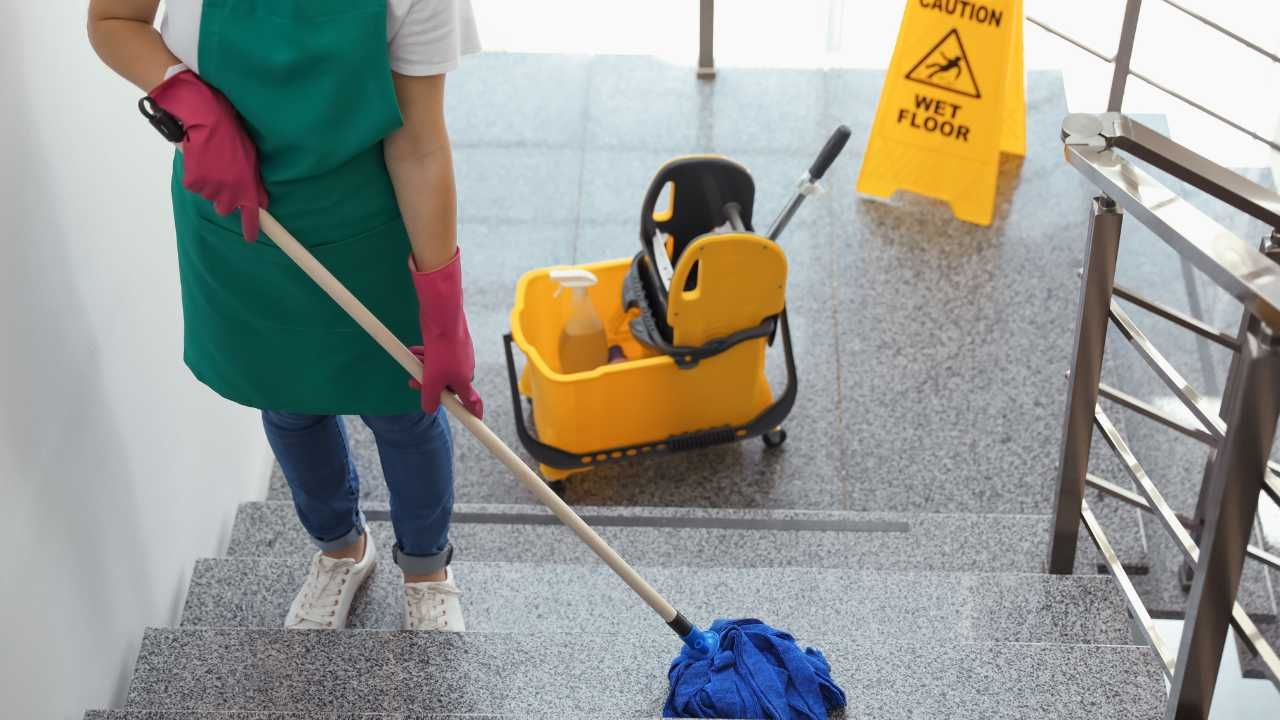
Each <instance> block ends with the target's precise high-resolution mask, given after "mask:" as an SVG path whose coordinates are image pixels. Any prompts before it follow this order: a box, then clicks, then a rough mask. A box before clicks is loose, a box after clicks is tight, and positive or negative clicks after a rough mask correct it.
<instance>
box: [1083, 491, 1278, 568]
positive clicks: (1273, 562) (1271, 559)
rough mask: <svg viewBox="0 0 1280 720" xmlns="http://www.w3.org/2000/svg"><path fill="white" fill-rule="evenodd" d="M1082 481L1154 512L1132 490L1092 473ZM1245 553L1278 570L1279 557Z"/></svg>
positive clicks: (1253, 550) (1260, 552)
mask: <svg viewBox="0 0 1280 720" xmlns="http://www.w3.org/2000/svg"><path fill="white" fill-rule="evenodd" d="M1084 481H1085V484H1086V485H1088V486H1089V487H1091V488H1093V489H1094V490H1097V491H1098V492H1100V493H1102V494H1104V495H1110V496H1111V497H1113V498H1115V499H1117V500H1119V501H1121V502H1123V503H1127V504H1129V505H1132V506H1134V507H1136V508H1138V509H1139V510H1142V511H1144V512H1149V513H1154V512H1155V508H1153V507H1151V503H1149V502H1147V500H1146V498H1144V497H1142V496H1141V495H1139V494H1138V493H1135V492H1133V491H1132V490H1129V489H1127V488H1123V487H1121V486H1119V485H1116V484H1115V483H1113V482H1109V481H1107V480H1103V479H1102V478H1100V477H1098V476H1097V475H1094V474H1093V473H1088V474H1086V475H1085V476H1084ZM1245 552H1246V554H1247V555H1248V556H1249V557H1251V558H1253V559H1254V560H1257V561H1258V562H1260V563H1262V564H1263V565H1268V566H1270V567H1272V568H1275V569H1276V570H1280V556H1277V555H1274V554H1272V553H1269V552H1267V551H1266V550H1263V549H1262V548H1260V547H1258V546H1256V545H1250V546H1249V547H1247V548H1246V549H1245Z"/></svg>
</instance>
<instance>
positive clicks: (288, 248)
mask: <svg viewBox="0 0 1280 720" xmlns="http://www.w3.org/2000/svg"><path fill="white" fill-rule="evenodd" d="M258 217H259V220H260V222H261V224H262V230H263V232H265V233H266V234H267V237H269V238H271V240H272V241H273V242H274V243H275V244H276V246H277V247H279V248H280V249H281V250H283V251H284V253H285V254H286V255H288V256H289V257H290V258H291V259H292V260H293V261H294V262H295V263H297V265H298V267H299V268H301V269H302V271H303V272H304V273H306V274H307V276H308V277H310V278H311V279H312V280H314V281H315V282H316V284H317V285H319V286H320V288H321V289H322V290H324V291H325V292H326V293H327V294H328V295H329V297H331V298H333V301H334V302H336V303H338V305H340V306H341V307H342V309H343V310H345V311H346V312H347V314H348V315H350V316H351V319H352V320H355V321H356V323H358V324H359V325H360V327H362V328H364V330H365V332H367V333H369V335H370V336H371V337H372V338H373V339H374V340H375V341H377V343H378V344H379V345H381V346H382V348H383V349H384V350H386V351H387V352H388V353H390V354H391V357H393V358H395V360H396V362H398V363H400V365H401V366H402V367H403V368H404V369H405V370H407V371H408V372H409V374H410V375H412V376H413V377H414V379H415V380H418V381H419V382H421V380H422V363H421V362H420V361H419V360H418V357H417V356H416V355H414V354H413V352H412V351H410V350H409V348H407V347H405V345H404V343H402V342H400V338H397V337H396V336H395V335H394V334H393V333H392V332H391V331H390V330H388V329H387V326H386V325H383V324H382V321H381V320H379V319H378V318H376V317H374V315H373V313H372V312H369V308H367V307H365V306H364V303H362V302H360V300H359V299H357V298H356V296H355V295H352V294H351V291H350V290H348V289H347V288H346V286H345V285H343V284H342V283H341V282H339V281H338V278H336V277H334V276H333V273H331V272H329V270H328V268H326V267H325V266H324V265H321V264H320V261H318V260H316V258H315V256H314V255H312V254H311V253H310V252H308V251H307V249H306V248H304V247H303V246H302V243H299V242H298V240H297V238H295V237H294V236H293V235H292V234H291V233H290V232H289V231H288V230H286V229H285V228H284V226H283V225H281V224H280V223H279V222H277V221H276V219H275V218H274V217H272V216H271V214H270V213H268V212H267V211H266V210H259V211H258ZM440 402H441V403H442V404H443V405H444V406H445V408H446V409H447V410H448V411H449V414H450V415H452V416H453V417H454V418H456V419H457V420H458V421H459V422H461V423H462V424H463V425H464V426H466V428H467V430H469V431H470V432H471V434H472V435H474V436H475V438H476V439H477V440H479V441H480V444H482V445H484V446H485V448H486V449H487V450H488V451H489V452H490V453H491V454H492V455H493V456H494V457H495V458H497V459H498V460H500V461H502V464H503V465H506V466H507V469H509V470H510V471H511V472H512V473H514V474H515V476H516V478H517V479H518V480H520V482H521V483H523V484H524V486H525V488H526V489H528V490H529V492H531V493H533V495H534V497H536V498H538V500H539V501H541V502H542V504H543V505H546V506H547V509H549V510H550V511H551V512H552V513H553V514H555V516H556V517H557V518H559V519H560V522H562V523H564V524H565V525H567V526H568V527H569V529H570V530H573V532H574V533H576V534H577V535H578V537H579V538H581V539H582V541H583V542H585V543H586V544H587V546H588V547H590V548H591V549H592V550H593V551H594V552H595V554H596V555H599V556H600V559H601V560H604V561H605V563H606V564H607V565H608V566H609V567H610V568H611V569H612V570H613V571H614V572H615V573H617V574H618V577H620V578H622V580H623V582H625V583H626V584H627V585H629V586H631V589H632V590H634V591H635V592H636V594H637V595H639V596H640V598H641V599H642V600H644V601H645V603H647V604H648V605H649V607H651V608H653V610H654V612H656V613H658V615H659V616H661V617H662V619H663V620H664V621H666V622H668V623H670V622H672V621H673V620H675V619H676V616H677V615H678V613H677V612H676V609H675V608H674V607H672V606H671V603H669V602H667V601H666V598H664V597H662V595H660V594H659V593H658V591H657V590H654V589H653V586H651V585H650V584H649V583H648V582H646V581H645V579H644V578H642V577H640V574H639V573H637V572H636V571H635V569H634V568H632V567H631V565H630V564H628V563H627V561H626V560H623V559H622V556H621V555H619V554H618V553H617V552H616V551H614V549H613V548H611V547H609V544H608V543H606V542H605V541H604V539H603V538H601V537H600V536H599V535H598V534H597V533H596V531H595V530H592V529H591V526H590V525H587V523H586V522H584V521H583V520H582V518H580V517H578V514H577V513H575V512H574V511H573V508H571V507H569V505H568V504H567V503H566V502H565V501H564V500H561V499H560V496H559V495H556V493H555V491H553V490H552V489H551V488H549V487H547V484H546V483H545V482H543V481H542V478H540V477H538V474H537V473H535V472H534V471H533V470H532V469H531V468H530V467H529V466H528V465H525V464H524V461H522V460H521V459H520V456H518V455H516V454H515V453H514V452H512V450H511V448H509V447H507V445H506V443H504V442H502V440H501V439H500V438H499V437H498V436H497V435H495V434H494V433H493V431H492V430H490V429H489V427H488V426H487V425H485V424H484V422H482V421H481V420H480V418H478V417H476V416H475V415H472V414H471V413H470V412H468V411H467V409H466V408H464V407H463V406H462V403H461V402H459V401H458V398H456V397H454V395H453V393H450V392H444V393H442V394H441V395H440Z"/></svg>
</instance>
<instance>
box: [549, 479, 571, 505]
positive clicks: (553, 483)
mask: <svg viewBox="0 0 1280 720" xmlns="http://www.w3.org/2000/svg"><path fill="white" fill-rule="evenodd" d="M547 487H549V488H551V492H553V493H555V494H556V495H559V496H560V499H561V500H563V499H564V494H565V491H566V490H567V489H568V487H567V486H566V485H565V484H564V481H563V480H548V481H547Z"/></svg>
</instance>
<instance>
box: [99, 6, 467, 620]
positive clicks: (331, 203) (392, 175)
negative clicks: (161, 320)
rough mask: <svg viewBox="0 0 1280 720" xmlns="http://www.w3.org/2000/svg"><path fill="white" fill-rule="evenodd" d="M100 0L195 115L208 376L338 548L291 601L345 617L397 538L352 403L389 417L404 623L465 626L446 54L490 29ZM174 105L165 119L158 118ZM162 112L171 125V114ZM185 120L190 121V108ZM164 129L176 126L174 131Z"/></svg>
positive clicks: (457, 282)
mask: <svg viewBox="0 0 1280 720" xmlns="http://www.w3.org/2000/svg"><path fill="white" fill-rule="evenodd" d="M158 5H159V0H91V2H90V6H89V38H90V41H91V42H92V43H93V47H94V49H95V50H96V51H97V52H98V55H99V56H100V57H101V58H102V60H103V61H104V62H105V63H106V64H107V65H108V66H110V67H111V68H112V69H113V70H115V71H116V72H118V73H119V74H120V75H122V76H123V77H125V78H126V79H128V80H129V81H131V82H132V83H134V84H135V85H137V86H138V87H139V88H141V89H143V90H144V91H145V92H146V93H147V96H148V97H147V99H146V101H145V106H146V107H147V109H148V112H149V113H150V114H151V115H152V116H153V117H159V118H161V119H164V118H170V117H171V118H176V119H177V121H179V122H180V123H181V126H180V127H179V129H178V131H177V132H176V133H174V132H170V139H173V140H176V141H179V143H180V144H179V148H178V149H179V150H180V151H181V152H179V153H175V157H174V162H173V187H172V191H173V209H174V221H175V226H176V229H177V241H178V242H177V245H178V268H179V272H180V276H181V280H182V307H183V315H184V322H185V332H184V335H185V338H184V359H185V361H186V363H187V365H188V367H190V368H191V371H192V372H193V373H194V374H195V376H196V377H197V378H198V379H199V380H200V381H201V382H203V383H205V384H206V385H208V386H209V387H210V388H212V389H213V390H215V391H217V392H218V393H220V394H221V395H223V396H224V397H226V398H228V399H230V400H233V401H235V402H239V403H242V404H244V405H248V406H251V407H255V408H260V409H261V410H262V420H263V426H264V428H265V429H266V434H267V440H268V442H269V443H270V445H271V448H272V450H273V451H274V452H275V455H276V458H277V459H278V460H279V462H280V466H281V467H282V468H283V470H284V474H285V477H286V478H287V479H288V482H289V487H290V489H291V491H292V493H293V500H294V505H295V507H296V509H297V512H298V519H299V520H300V521H301V522H302V524H303V526H304V527H305V528H306V530H307V532H308V533H309V534H310V535H311V537H312V538H313V539H314V540H315V544H316V546H317V547H318V548H319V551H318V552H317V553H316V555H315V557H314V558H313V559H312V563H311V569H310V572H309V573H308V575H307V579H306V581H305V582H304V584H303V586H302V588H301V590H300V591H299V592H298V595H297V597H296V598H295V599H294V601H293V604H292V606H291V607H290V609H289V614H288V617H287V618H286V620H285V625H286V627H289V628H311V629H321V628H329V629H336V628H342V627H344V626H345V625H346V622H347V614H348V611H349V609H350V606H351V600H352V597H353V596H354V595H355V592H356V590H357V589H358V588H359V587H360V585H361V584H362V583H363V582H364V581H365V579H366V578H368V577H369V575H370V573H371V572H372V570H373V567H374V562H375V558H376V556H377V552H376V550H375V548H374V546H373V540H372V538H371V536H370V535H369V533H368V528H367V526H366V524H365V521H364V517H363V515H362V514H361V512H360V508H359V479H358V478H357V476H356V471H355V466H354V465H353V464H352V462H351V459H350V457H349V456H348V451H347V444H346V437H345V435H344V430H343V426H342V424H341V422H340V421H339V420H338V418H337V417H335V416H336V415H340V414H358V415H361V416H362V418H363V420H364V422H365V423H366V424H368V426H369V427H370V428H371V429H372V430H373V433H374V436H375V438H376V440H377V445H378V453H379V455H380V457H381V461H382V467H383V470H384V472H385V475H386V479H387V486H388V488H389V490H390V493H391V521H392V524H393V525H394V528H395V537H396V547H395V548H394V558H395V561H396V563H397V564H398V565H399V566H400V568H401V570H402V572H403V573H404V580H405V627H406V628H408V629H414V630H447V631H461V630H463V619H462V610H461V606H460V603H459V595H460V593H459V590H458V587H457V585H456V583H455V582H454V579H453V575H452V572H451V571H450V569H449V561H450V558H451V555H452V548H451V546H450V545H449V540H448V534H449V517H450V514H451V512H452V505H453V456H452V445H451V436H450V433H449V425H448V421H447V420H446V416H445V414H444V412H443V411H442V410H441V409H440V406H439V398H440V393H441V392H442V391H444V390H445V389H446V388H447V389H449V390H450V391H453V392H455V393H456V394H457V395H458V396H459V397H460V398H461V399H462V400H463V403H464V405H466V407H467V408H468V409H469V410H470V411H471V412H473V413H475V414H476V415H477V416H478V415H480V414H481V412H482V404H481V401H480V397H479V396H478V395H477V394H476V392H475V391H474V390H473V389H472V387H471V379H472V373H473V371H474V369H475V358H474V352H473V350H472V345H471V336H470V333H469V331H468V329H467V323H466V316H465V314H464V312H463V307H462V287H461V276H462V272H461V265H460V263H461V256H460V254H459V251H458V248H457V243H456V233H457V228H456V225H457V222H456V199H455V190H454V179H453V161H452V158H451V155H450V149H449V137H448V133H447V131H446V129H445V123H444V107H443V101H444V73H446V72H448V71H449V70H451V69H453V68H454V67H456V65H457V63H458V61H459V58H460V57H461V56H462V55H463V54H466V53H470V52H474V51H476V50H477V49H478V47H477V46H478V42H477V39H476V31H475V23H474V19H473V17H472V13H471V8H470V5H469V4H468V0H269V1H263V0H203V2H202V0H169V1H168V2H167V4H166V9H165V18H164V22H163V25H162V29H161V31H160V32H157V31H156V29H155V27H154V20H155V16H156V13H157V6H158ZM153 124H154V123H153ZM162 124H163V123H162ZM170 129H171V130H172V128H170ZM162 132H163V131H162ZM268 203H269V204H270V206H271V212H272V213H273V214H274V215H275V216H276V217H277V218H278V219H279V220H280V221H281V223H282V224H283V225H284V226H285V227H288V228H289V229H290V230H291V231H292V232H293V233H294V234H295V235H296V236H297V237H298V239H299V240H300V241H301V242H302V243H303V244H305V245H307V246H308V247H309V248H310V249H311V251H312V252H313V253H314V254H315V255H316V256H317V258H319V260H320V261H321V262H322V263H324V264H325V265H326V266H327V267H328V268H329V270H330V271H332V272H333V273H334V274H335V275H336V276H337V277H338V279H339V280H341V281H342V282H343V283H344V284H345V285H346V286H347V287H348V288H350V289H351V290H352V292H354V293H355V295H356V296H357V297H359V298H360V299H361V300H363V301H364V303H365V304H366V305H368V306H369V308H370V309H371V310H372V311H373V312H374V314H376V315H377V316H378V317H380V318H381V319H382V321H383V322H384V323H386V324H387V326H388V327H390V328H391V329H392V331H394V332H395V333H396V334H397V335H398V336H399V337H400V339H401V340H403V341H404V342H406V343H407V344H410V345H414V346H415V352H417V353H419V355H420V357H422V358H423V361H424V365H425V368H424V378H423V383H422V384H421V386H417V384H415V385H414V387H416V388H417V389H418V390H419V392H418V393H414V392H413V391H412V390H411V389H410V388H409V387H406V380H405V374H404V371H403V370H402V369H401V368H400V367H399V366H398V365H397V364H396V363H395V362H394V361H393V360H391V359H390V358H389V357H388V356H386V354H385V353H384V351H383V350H382V349H381V348H380V347H378V346H377V345H376V344H375V343H374V342H373V341H372V340H370V339H369V338H368V337H366V336H365V334H364V333H363V331H361V330H360V329H359V327H358V326H357V325H356V324H355V323H354V322H353V321H351V320H350V319H349V318H347V317H346V316H345V315H344V314H343V312H342V311H341V310H340V309H339V308H338V306H337V305H336V304H334V303H333V302H332V301H331V300H330V299H329V298H328V297H327V296H325V295H324V294H323V293H322V292H321V291H320V290H319V289H318V288H316V287H315V286H314V285H313V284H312V283H311V281H310V280H309V279H308V278H307V277H306V276H305V275H303V274H302V273H301V271H300V270H298V269H297V268H296V267H294V266H293V264H292V263H291V261H290V260H289V259H288V258H287V257H286V256H285V255H284V254H283V253H282V252H280V251H279V250H278V249H277V248H275V247H274V246H273V245H272V244H271V243H270V241H269V240H268V239H266V238H265V237H260V236H259V229H258V209H259V208H266V207H267V205H268Z"/></svg>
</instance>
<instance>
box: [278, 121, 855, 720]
mask: <svg viewBox="0 0 1280 720" xmlns="http://www.w3.org/2000/svg"><path fill="white" fill-rule="evenodd" d="M846 132H847V131H846ZM841 144H843V143H841ZM837 152H838V150H837ZM819 174H820V173H819ZM258 213H259V218H260V220H261V224H262V230H263V231H264V232H265V233H266V234H267V237H269V238H271V240H272V241H273V242H275V244H276V246H277V247H279V248H280V249H281V250H282V251H284V253H285V254H286V255H288V256H289V257H290V258H291V259H292V260H293V261H294V262H295V263H296V264H297V265H298V267H299V268H301V269H302V271H303V272H304V273H306V274H307V276H308V277H310V278H311V279H312V280H314V281H315V282H316V284H317V285H319V286H320V288H321V289H323V290H324V291H325V293H327V294H328V295H329V297H331V298H333V300H334V302H336V303H337V304H338V305H339V306H340V307H342V309H343V310H345V311H346V312H347V314H348V315H350V316H351V318H352V319H353V320H355V321H356V323H357V324H358V325H360V327H362V328H364V330H365V331H366V332H368V333H369V335H370V336H371V337H372V338H373V339H374V340H375V341H376V342H377V343H378V344H379V345H381V346H382V348H383V349H384V350H386V351H387V352H388V353H390V354H391V356H392V357H393V358H394V359H395V360H396V362H398V363H400V365H401V367H403V368H404V369H405V370H406V371H407V372H408V373H409V374H410V375H411V376H412V377H413V378H414V379H415V380H417V381H421V380H422V362H421V361H420V360H418V358H417V356H415V355H414V354H413V352H412V351H410V350H409V348H407V347H405V345H404V343H402V342H400V339H399V338H397V337H396V336H395V335H394V334H392V332H391V331H390V330H389V329H387V326H386V325H383V324H382V322H381V321H380V320H378V318H376V317H374V315H373V313H371V312H370V311H369V309H368V308H366V307H365V306H364V304H363V303H361V302H360V301H359V300H358V299H357V298H356V297H355V296H354V295H352V294H351V292H350V291H349V290H347V288H346V287H345V286H343V285H342V283H341V282H339V281H338V279H337V278H336V277H334V276H333V274H332V273H330V272H329V271H328V269H326V268H325V267H324V265H322V264H321V263H320V262H319V261H318V260H316V259H315V257H314V256H313V255H312V254H311V253H310V252H308V251H307V249H306V248H304V247H303V246H302V244H301V243H299V242H298V240H297V239H296V238H294V237H293V235H291V234H290V233H289V231H288V230H286V229H285V228H284V227H283V226H282V225H280V223H279V222H277V221H276V219H275V218H274V217H272V216H271V214H270V213H268V212H267V211H266V210H259V211H258ZM440 402H441V404H442V405H443V406H444V407H445V409H446V410H447V411H448V412H449V414H450V415H452V416H453V417H454V418H456V419H457V420H458V421H459V422H461V423H462V425H463V426H464V427H465V428H466V429H467V430H468V431H469V432H470V433H471V434H472V435H474V436H475V438H476V439H477V440H479V441H480V444H482V445H484V447H485V448H486V449H487V450H488V451H489V452H490V453H491V454H492V455H493V456H494V457H495V458H497V459H498V460H499V461H500V462H502V464H503V465H506V466H507V469H509V470H510V471H511V472H512V473H513V474H514V475H515V476H516V479H518V480H519V481H520V482H521V483H522V484H523V485H524V486H525V488H526V489H527V490H528V491H529V492H531V493H533V496H534V497H535V498H537V499H538V500H539V501H541V502H542V504H543V505H545V506H546V507H547V509H549V510H550V511H551V512H552V513H553V514H554V515H555V516H556V517H557V518H559V519H560V521H561V522H562V523H564V524H565V525H566V526H568V527H569V529H570V530H573V532H574V533H575V534H576V535H577V536H578V537H579V538H580V539H581V540H582V541H583V542H584V543H586V544H587V546H588V547H590V548H591V550H592V551H593V552H595V554H596V555H598V556H599V557H600V559H601V560H603V561H604V562H605V564H606V565H608V566H609V568H610V569H612V570H613V571H614V572H615V573H616V574H617V575H618V577H619V578H621V579H622V581H623V582H625V583H626V584H627V585H628V586H629V587H630V588H631V589H632V590H633V591H635V593H636V594H637V595H639V596H640V598H641V599H642V600H644V602H645V604H647V605H648V606H649V607H650V608H652V609H653V611H654V612H656V613H657V614H658V616H659V617H661V618H662V620H663V621H664V622H666V623H667V626H668V627H670V628H671V629H672V630H673V631H675V633H676V635H677V636H679V637H680V640H681V641H682V642H683V643H684V645H683V647H682V648H681V649H680V653H679V655H678V656H677V657H676V658H675V660H674V661H673V662H672V663H671V668H670V670H669V672H668V679H669V681H670V685H671V687H670V692H669V693H668V696H667V701H666V706H665V707H664V708H663V714H664V715H666V716H667V717H722V718H806V719H815V720H816V719H819V718H826V717H827V713H828V711H830V710H835V709H838V708H842V707H844V705H845V695H844V692H843V691H842V690H841V689H840V688H839V687H838V686H837V685H836V683H835V681H834V680H832V678H831V667H830V665H829V664H828V663H827V660H826V658H825V657H823V655H822V653H821V652H820V651H819V650H816V649H814V648H806V649H801V648H800V646H799V645H798V644H797V643H796V640H795V638H793V637H792V636H791V635H789V634H788V633H786V632H783V631H781V630H778V629H776V628H772V627H770V626H768V625H766V624H765V623H763V622H761V621H759V620H752V619H741V620H716V621H715V622H714V623H712V625H711V627H710V629H708V630H703V629H701V628H699V627H698V626H697V625H695V624H693V623H692V622H690V621H689V620H688V619H687V618H685V616H684V615H682V614H680V612H678V611H677V610H676V609H675V607H673V606H672V605H671V603H669V602H667V600H666V598H664V597H663V596H662V595H661V594H659V593H658V591H657V590H654V589H653V587H652V586H651V585H649V583H648V582H647V581H645V579H644V578H642V577H641V576H640V575H639V574H638V573H637V572H636V571H635V569H634V568H632V567H631V565H630V564H628V563H627V561H626V560H623V559H622V557H621V556H620V555H618V553H617V552H615V551H614V549H613V548H611V547H610V546H609V545H608V544H607V543H605V541H604V540H603V539H602V538H601V537H600V536H599V535H598V534H596V532H595V530H592V529H591V527H590V526H589V525H587V524H586V523H585V522H584V521H583V520H582V518H580V517H578V514H577V513H575V512H574V511H573V509H572V508H570V507H569V505H568V504H567V503H566V502H565V501H564V500H562V499H560V496H559V495H557V494H556V493H555V491H553V490H552V489H551V488H550V487H548V486H547V484H546V483H545V482H543V481H542V478H541V477H539V476H538V474H537V473H536V472H534V471H533V470H532V469H531V468H530V467H529V466H528V465H525V463H524V462H523V461H522V460H521V459H520V457H519V456H518V455H516V454H515V453H514V452H513V451H512V450H511V448H509V447H507V446H506V444H505V443H503V442H502V440H500V439H499V438H498V436H497V435H495V434H494V433H493V431H492V430H490V429H489V428H488V426H486V425H485V424H484V423H483V422H482V421H481V420H480V419H479V418H477V417H476V416H474V415H472V414H471V413H470V412H468V411H467V410H466V409H465V408H464V407H463V406H462V403H460V402H459V401H458V399H457V398H456V397H454V396H453V395H452V394H451V393H449V392H445V393H443V394H442V395H441V396H440Z"/></svg>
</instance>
